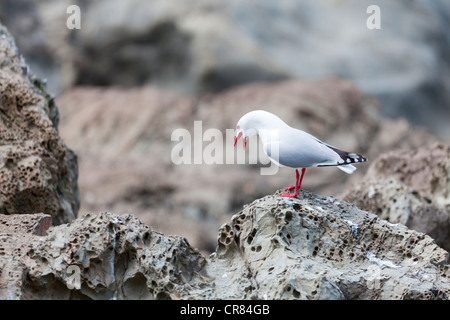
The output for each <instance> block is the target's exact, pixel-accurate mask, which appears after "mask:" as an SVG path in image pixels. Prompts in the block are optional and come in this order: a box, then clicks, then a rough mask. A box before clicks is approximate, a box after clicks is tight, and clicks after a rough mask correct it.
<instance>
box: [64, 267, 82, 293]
mask: <svg viewBox="0 0 450 320" xmlns="http://www.w3.org/2000/svg"><path fill="white" fill-rule="evenodd" d="M66 273H67V282H66V285H67V288H68V289H70V290H73V289H76V290H80V288H81V270H80V267H79V266H77V265H73V264H72V265H70V266H68V267H67V270H66Z"/></svg>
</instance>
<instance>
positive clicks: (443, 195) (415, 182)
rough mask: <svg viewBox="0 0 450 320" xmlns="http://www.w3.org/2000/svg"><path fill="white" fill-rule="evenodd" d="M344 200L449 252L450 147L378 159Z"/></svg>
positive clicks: (432, 146) (437, 145) (442, 145)
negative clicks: (420, 234) (429, 237)
mask: <svg viewBox="0 0 450 320" xmlns="http://www.w3.org/2000/svg"><path fill="white" fill-rule="evenodd" d="M342 198H343V199H344V200H346V201H348V202H351V203H354V204H355V205H356V206H357V207H358V208H361V209H363V210H367V211H370V212H373V213H376V214H377V215H378V216H380V217H381V218H383V219H386V220H388V221H390V222H391V223H401V224H404V225H406V226H407V227H408V228H411V229H414V230H417V231H420V232H424V233H426V234H428V235H430V236H431V237H432V238H434V239H435V240H436V243H437V244H438V245H439V246H441V247H442V248H444V249H446V250H450V145H448V144H445V143H432V144H429V145H425V146H422V147H420V148H413V149H411V150H395V151H391V152H387V153H385V154H382V155H381V156H379V157H378V158H376V159H374V161H373V162H372V163H371V164H370V167H369V169H368V171H367V173H366V175H365V177H364V178H363V179H361V182H360V183H358V184H354V185H353V186H352V187H351V188H349V189H348V190H346V191H345V192H344V193H343V195H342Z"/></svg>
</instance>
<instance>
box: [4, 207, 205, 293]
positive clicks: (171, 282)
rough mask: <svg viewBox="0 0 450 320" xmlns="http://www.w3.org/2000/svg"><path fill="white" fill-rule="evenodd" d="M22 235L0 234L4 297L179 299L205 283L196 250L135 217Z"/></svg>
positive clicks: (82, 221)
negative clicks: (199, 284) (199, 281)
mask: <svg viewBox="0 0 450 320" xmlns="http://www.w3.org/2000/svg"><path fill="white" fill-rule="evenodd" d="M26 216H28V217H29V219H31V220H35V219H36V218H35V215H26ZM0 217H1V219H2V220H0V223H1V222H3V221H4V218H3V216H0ZM16 217H18V216H14V218H16ZM47 217H49V216H48V215H47V216H44V217H42V218H44V219H46V218H47ZM18 219H20V216H19V217H18ZM0 226H1V224H0ZM8 228H9V231H7V230H8ZM21 231H24V230H15V229H14V224H13V223H11V222H10V221H7V222H6V223H4V227H3V229H0V239H1V240H0V250H1V251H0V253H1V254H0V271H1V273H0V298H3V299H5V298H6V299H170V298H174V299H176V298H179V296H180V295H182V294H185V293H184V291H186V290H188V289H189V288H191V287H195V285H196V282H198V279H202V277H201V276H200V274H198V272H199V271H201V270H202V268H203V266H204V264H205V258H204V257H203V256H201V255H200V253H199V252H198V251H197V250H196V249H194V248H192V247H191V246H190V245H189V244H188V242H187V241H186V240H185V239H184V238H180V237H172V236H165V235H163V234H160V233H158V232H155V231H153V230H152V228H150V227H149V226H147V225H145V224H143V223H142V222H141V221H140V220H139V219H137V218H136V217H135V216H133V215H126V216H124V215H120V216H119V215H115V214H110V213H101V214H98V215H92V216H91V215H86V216H83V217H82V218H79V219H76V220H75V221H73V222H72V223H70V224H64V225H60V226H56V227H53V228H51V229H49V230H47V233H46V234H45V235H42V234H41V235H36V234H30V233H24V232H21ZM18 239H19V240H20V239H22V240H20V241H17V240H18Z"/></svg>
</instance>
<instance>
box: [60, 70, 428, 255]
mask: <svg viewBox="0 0 450 320" xmlns="http://www.w3.org/2000/svg"><path fill="white" fill-rule="evenodd" d="M57 103H58V106H59V108H60V112H61V125H60V128H61V136H62V137H63V139H64V141H66V142H67V143H68V144H69V145H70V146H71V147H72V148H74V150H75V152H76V153H77V155H78V157H79V165H80V177H79V185H80V189H81V209H80V212H99V211H101V210H110V211H112V212H116V213H128V212H134V213H136V214H138V216H139V217H140V218H141V219H142V220H143V221H144V222H145V223H147V224H149V225H152V226H153V227H154V228H155V229H157V230H159V231H161V232H163V233H165V234H178V235H181V236H184V237H187V238H189V239H190V240H191V242H192V244H193V245H194V246H195V247H197V248H199V249H201V250H203V251H204V252H209V253H210V252H212V251H213V250H214V247H215V238H216V233H215V229H216V228H217V226H219V225H221V224H223V223H225V222H226V221H228V220H229V217H230V216H231V215H232V214H233V213H235V212H236V211H237V210H240V208H241V207H242V205H243V204H245V203H249V202H252V201H253V200H254V199H256V198H259V197H261V196H263V195H266V194H271V193H273V192H274V190H276V189H278V188H280V187H282V186H285V185H289V184H291V183H293V180H294V178H295V174H294V171H293V170H290V169H286V168H285V169H280V170H279V171H278V172H277V173H276V174H275V175H264V176H263V175H261V173H260V171H259V166H258V165H249V164H248V159H247V161H246V164H241V165H237V164H234V165H230V164H228V165H225V164H223V165H221V164H211V165H209V164H205V163H203V164H196V165H193V164H184V165H174V163H173V162H172V159H171V152H172V149H173V148H174V146H175V145H176V143H177V142H176V141H171V140H170V139H171V137H172V133H173V132H174V131H175V130H176V129H186V130H187V131H189V133H190V134H191V137H192V143H198V144H202V145H203V148H202V151H204V150H205V148H206V146H207V145H208V144H209V141H206V139H204V138H203V134H204V133H205V132H206V130H208V129H211V128H213V129H217V130H219V131H220V132H221V133H222V134H223V137H224V141H223V142H224V148H223V153H224V155H226V154H235V153H238V152H241V150H242V149H241V147H239V148H238V149H235V148H233V136H232V135H233V133H231V137H229V138H231V140H229V141H225V140H226V130H227V129H229V130H231V129H234V128H235V126H236V123H237V121H238V120H239V118H240V117H241V116H242V115H243V114H245V113H246V112H248V111H251V110H254V109H264V110H267V111H269V112H272V113H274V114H277V115H279V116H280V117H281V118H282V119H285V121H286V122H288V123H289V124H290V125H292V126H294V127H298V128H301V129H303V130H306V131H308V132H310V133H312V134H314V135H316V136H317V137H319V138H320V139H322V140H324V141H326V142H327V143H330V144H332V145H335V146H338V147H340V148H342V149H344V150H349V151H353V152H358V153H362V154H364V155H365V156H367V157H368V158H369V163H370V161H371V160H372V159H375V158H376V157H377V156H378V155H379V154H380V153H383V152H385V151H388V150H392V149H410V148H415V147H418V146H421V145H424V144H427V143H430V142H434V141H436V138H435V137H434V136H433V135H432V134H430V133H429V132H428V131H427V130H425V129H423V128H418V127H412V126H411V125H410V124H408V122H406V121H405V120H404V119H400V120H389V119H386V118H384V117H382V116H381V115H380V112H379V108H378V105H377V103H376V101H375V100H373V99H371V98H369V97H366V96H365V95H363V94H362V93H361V91H360V90H358V88H357V87H356V86H355V85H354V84H353V83H352V82H350V81H347V80H344V79H339V78H328V79H322V80H318V81H303V80H289V81H282V82H276V83H255V84H248V85H243V86H239V87H236V88H234V89H231V90H228V91H225V92H222V93H220V94H208V95H203V96H198V97H186V96H179V95H177V94H174V93H169V92H166V91H162V90H160V89H157V88H154V87H141V88H134V89H123V88H93V87H79V88H75V89H73V90H70V91H67V92H66V93H65V94H63V95H61V96H59V97H58V98H57ZM124 106H127V107H126V108H124ZM194 121H202V129H201V130H200V131H201V132H200V135H194V133H195V131H194ZM203 140H205V141H203ZM251 143H254V142H251ZM251 143H250V144H251ZM255 143H256V141H255ZM242 155H243V154H242ZM191 160H192V162H193V159H191ZM367 167H368V166H367V165H365V164H364V165H359V166H358V170H357V171H356V172H355V173H354V174H352V175H351V176H349V175H347V174H345V173H343V172H341V171H340V170H337V169H335V168H320V169H318V168H312V169H308V170H307V172H306V176H305V179H304V183H303V187H304V188H305V189H306V190H310V191H312V192H315V193H319V194H322V195H325V196H327V195H330V196H336V195H338V194H340V193H341V192H342V191H343V190H346V189H348V188H349V186H350V185H352V184H353V183H356V182H358V181H359V180H360V179H362V177H363V176H364V173H365V170H366V168H367ZM111 172H115V174H114V175H112V174H111ZM168 217H170V218H168ZM186 226H189V227H186ZM205 230H207V231H206V232H205Z"/></svg>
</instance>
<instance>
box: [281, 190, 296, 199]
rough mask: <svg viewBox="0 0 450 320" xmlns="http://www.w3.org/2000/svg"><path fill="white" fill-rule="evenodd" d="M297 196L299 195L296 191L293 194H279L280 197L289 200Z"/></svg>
mask: <svg viewBox="0 0 450 320" xmlns="http://www.w3.org/2000/svg"><path fill="white" fill-rule="evenodd" d="M298 195H299V193H298V191H297V192H294V193H285V192H282V193H281V196H282V197H289V198H295V197H296V196H298Z"/></svg>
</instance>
